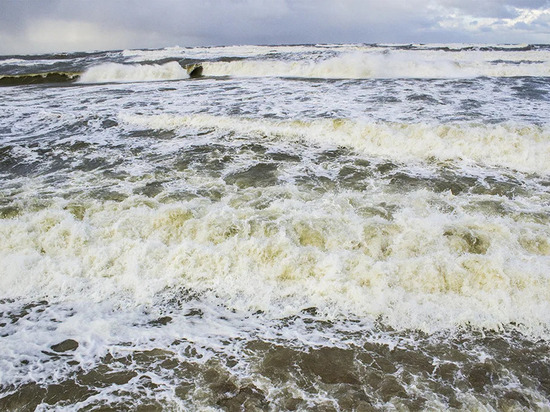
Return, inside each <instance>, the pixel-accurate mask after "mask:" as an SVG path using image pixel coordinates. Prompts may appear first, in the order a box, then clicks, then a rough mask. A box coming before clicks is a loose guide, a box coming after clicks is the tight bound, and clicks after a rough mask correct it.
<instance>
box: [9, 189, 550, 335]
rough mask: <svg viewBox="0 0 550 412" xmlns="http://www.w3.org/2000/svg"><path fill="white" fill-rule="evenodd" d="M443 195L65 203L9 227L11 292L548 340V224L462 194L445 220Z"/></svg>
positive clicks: (271, 193)
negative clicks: (178, 296) (177, 300)
mask: <svg viewBox="0 0 550 412" xmlns="http://www.w3.org/2000/svg"><path fill="white" fill-rule="evenodd" d="M285 190H286V191H285ZM281 191H283V192H284V194H285V196H281V194H282V192H281ZM251 196H253V197H255V198H257V197H258V196H260V197H262V198H264V199H266V200H267V199H270V201H269V202H268V204H269V206H268V207H266V208H262V209H258V208H256V207H254V206H253V205H251V204H250V202H247V200H250V197H251ZM439 196H440V195H437V194H434V193H432V192H429V191H425V190H421V191H413V192H410V193H408V194H399V195H397V194H395V195H390V194H375V193H369V194H368V195H367V194H361V193H355V194H352V193H350V194H345V193H344V194H338V193H333V194H326V195H324V196H322V197H320V198H318V199H301V198H300V197H299V196H295V195H293V192H292V190H290V191H288V188H287V189H285V188H284V187H280V188H276V187H272V188H264V189H263V190H262V193H259V192H256V191H255V192H254V193H249V192H248V191H243V192H241V193H234V194H228V197H227V198H226V199H224V201H222V202H209V201H207V200H206V199H195V200H191V201H187V202H179V203H177V204H173V205H166V204H164V205H163V204H159V203H156V202H154V201H152V200H148V201H146V202H144V201H143V199H140V198H139V197H131V198H128V199H127V200H125V201H124V202H122V203H118V202H97V201H92V202H90V203H88V204H87V205H86V204H82V203H81V204H80V205H81V206H80V209H79V210H80V212H79V213H78V214H76V215H75V214H73V213H72V212H71V209H70V207H66V206H67V205H66V204H64V203H63V201H62V200H58V201H56V203H55V204H52V205H51V206H50V207H49V208H48V209H45V210H41V211H28V212H26V213H22V214H20V215H19V216H18V217H17V219H3V220H0V235H1V236H2V239H3V241H2V244H1V245H0V261H2V262H3V263H4V268H5V269H4V271H3V276H2V278H1V279H0V287H1V288H2V290H3V291H4V297H10V298H17V297H18V296H26V297H27V298H28V297H34V298H35V299H37V300H39V299H40V298H43V297H44V296H61V297H63V296H65V297H67V298H70V299H72V300H76V301H78V299H80V298H82V297H84V296H85V298H86V299H88V300H91V301H96V302H101V301H104V300H108V299H112V297H113V296H116V299H117V301H118V302H120V305H122V306H125V307H135V306H140V305H149V304H152V303H153V302H154V301H155V299H156V297H157V296H158V295H159V294H162V293H168V291H169V290H175V291H177V290H179V289H181V288H188V289H191V290H194V291H195V292H196V293H198V294H200V295H203V296H205V298H207V297H208V296H210V297H212V298H221V299H222V300H223V301H224V302H225V304H226V306H227V307H228V308H230V309H235V310H238V311H257V310H261V311H263V312H264V313H266V314H268V316H275V317H281V316H292V315H296V314H299V313H300V312H301V311H302V310H304V309H306V308H309V307H316V308H318V310H319V311H320V312H321V313H324V314H326V316H328V317H329V318H330V317H336V318H338V317H340V316H342V315H343V316H347V315H346V314H352V315H353V316H360V317H363V316H366V317H367V318H368V319H372V320H375V319H377V318H378V317H382V319H384V321H385V322H386V323H387V324H389V325H391V326H392V327H399V328H413V329H420V330H425V331H435V330H440V329H441V328H452V327H457V326H466V325H470V326H473V327H479V328H492V329H494V328H496V329H498V328H499V327H500V325H507V324H510V323H516V324H518V325H523V327H524V328H525V329H526V331H532V332H535V333H545V332H544V331H545V330H546V332H548V328H549V327H550V317H549V314H550V306H549V302H550V287H549V286H550V285H549V279H548V276H547V271H546V267H547V263H548V257H549V256H550V244H549V242H548V226H547V225H544V224H538V223H533V222H521V221H515V220H514V219H513V218H512V217H501V218H499V219H493V218H492V217H490V216H486V215H484V214H481V213H473V212H467V211H466V210H464V209H462V208H460V204H461V202H464V201H465V199H464V198H463V197H461V196H456V197H453V196H451V195H449V196H448V198H447V201H448V202H451V203H452V204H454V205H455V206H456V207H457V209H456V212H455V213H445V212H444V211H441V210H440V209H439V208H438V207H437V206H435V205H432V206H430V204H432V203H433V202H434V201H436V200H441V199H440V197H439ZM381 202H399V204H400V205H401V206H402V207H401V208H399V209H398V210H396V211H395V212H394V213H393V217H392V219H390V220H388V219H385V218H382V217H381V216H379V215H377V214H375V213H373V214H368V213H367V214H365V213H364V211H363V212H362V211H361V210H362V209H361V210H358V209H357V208H356V207H355V206H354V205H357V204H361V205H362V206H367V207H368V206H370V207H376V205H377V204H383V203H381ZM83 208H84V209H83ZM335 208H337V210H338V211H337V212H335ZM428 211H429V213H428ZM136 222H139V224H138V225H136Z"/></svg>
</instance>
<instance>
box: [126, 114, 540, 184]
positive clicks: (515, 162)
mask: <svg viewBox="0 0 550 412" xmlns="http://www.w3.org/2000/svg"><path fill="white" fill-rule="evenodd" d="M121 119H122V120H123V121H125V122H127V123H130V124H133V125H139V126H145V127H149V128H154V129H174V128H178V127H183V126H190V127H196V128H214V129H222V130H232V131H237V132H239V133H244V134H247V133H252V134H267V135H275V136H280V137H281V138H283V139H297V138H305V139H307V140H308V141H312V142H317V143H321V144H331V145H344V146H348V147H350V148H353V149H354V150H358V151H360V152H363V153H367V154H369V155H376V156H383V157H387V158H391V159H394V160H398V161H425V160H428V159H431V158H435V159H438V160H442V161H455V162H475V163H478V164H481V165H488V166H504V167H508V168H511V169H516V170H519V171H524V172H534V173H542V174H548V173H550V130H548V128H547V127H540V126H519V125H518V126H514V125H506V124H499V125H475V124H449V125H441V124H435V125H433V124H400V123H378V122H377V123H363V122H357V121H351V120H332V119H318V120H313V121H298V120H296V121H273V120H265V119H262V120H259V119H248V118H237V117H217V116H209V115H192V116H174V115H153V116H136V115H130V114H122V115H121Z"/></svg>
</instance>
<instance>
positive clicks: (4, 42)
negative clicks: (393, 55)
mask: <svg viewBox="0 0 550 412" xmlns="http://www.w3.org/2000/svg"><path fill="white" fill-rule="evenodd" d="M376 42H378V43H444V42H461V43H550V0H193V1H191V0H149V1H140V0H94V1H84V0H0V54H29V53H47V52H56V51H88V50H112V49H125V48H156V47H168V46H176V45H177V46H204V45H230V44H296V43H376Z"/></svg>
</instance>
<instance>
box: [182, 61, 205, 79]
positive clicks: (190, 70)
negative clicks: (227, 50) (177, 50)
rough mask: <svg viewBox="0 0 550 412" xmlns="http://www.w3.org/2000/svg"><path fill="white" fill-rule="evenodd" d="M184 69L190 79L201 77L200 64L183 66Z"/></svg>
mask: <svg viewBox="0 0 550 412" xmlns="http://www.w3.org/2000/svg"><path fill="white" fill-rule="evenodd" d="M185 69H186V70H187V74H188V75H189V77H191V78H192V79H194V78H197V77H202V64H197V63H194V64H188V65H186V66H185Z"/></svg>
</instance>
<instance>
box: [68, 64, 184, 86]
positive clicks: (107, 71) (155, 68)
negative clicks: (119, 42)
mask: <svg viewBox="0 0 550 412" xmlns="http://www.w3.org/2000/svg"><path fill="white" fill-rule="evenodd" d="M188 77H189V76H188V74H187V71H186V70H185V69H184V68H182V67H181V66H180V65H179V63H177V62H169V63H166V64H162V65H158V64H151V65H145V64H132V65H127V64H119V63H104V64H100V65H97V66H93V67H90V68H89V69H87V70H86V71H85V72H84V73H82V75H81V77H80V79H79V80H78V81H79V82H81V83H110V82H121V83H124V82H145V81H158V80H179V79H187V78H188Z"/></svg>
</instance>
